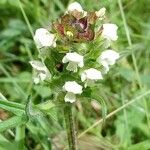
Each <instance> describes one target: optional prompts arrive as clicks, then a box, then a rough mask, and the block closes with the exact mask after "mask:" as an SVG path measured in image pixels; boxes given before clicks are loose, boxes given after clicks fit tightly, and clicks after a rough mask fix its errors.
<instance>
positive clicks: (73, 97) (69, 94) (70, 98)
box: [64, 92, 76, 103]
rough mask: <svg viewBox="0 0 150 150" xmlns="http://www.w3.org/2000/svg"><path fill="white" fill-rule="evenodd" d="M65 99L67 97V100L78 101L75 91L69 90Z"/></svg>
mask: <svg viewBox="0 0 150 150" xmlns="http://www.w3.org/2000/svg"><path fill="white" fill-rule="evenodd" d="M64 99H65V102H70V103H73V102H75V101H76V96H75V94H73V93H70V92H67V94H66V96H65V98H64Z"/></svg>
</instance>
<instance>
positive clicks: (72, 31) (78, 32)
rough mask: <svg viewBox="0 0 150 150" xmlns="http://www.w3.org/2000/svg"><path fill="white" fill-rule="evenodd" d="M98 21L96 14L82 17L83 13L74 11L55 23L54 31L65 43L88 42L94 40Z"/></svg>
mask: <svg viewBox="0 0 150 150" xmlns="http://www.w3.org/2000/svg"><path fill="white" fill-rule="evenodd" d="M96 20H97V17H96V15H95V13H94V12H93V13H91V12H90V13H87V15H86V16H85V17H81V13H79V12H77V11H73V12H72V13H71V14H65V15H64V16H62V17H61V18H60V20H58V21H57V22H55V23H53V28H54V30H55V31H56V32H57V33H58V37H60V38H61V39H62V40H65V41H73V42H87V41H92V40H93V39H94V36H95V33H94V28H93V26H94V24H95V22H96Z"/></svg>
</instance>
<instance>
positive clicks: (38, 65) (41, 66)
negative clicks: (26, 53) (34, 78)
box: [29, 60, 46, 71]
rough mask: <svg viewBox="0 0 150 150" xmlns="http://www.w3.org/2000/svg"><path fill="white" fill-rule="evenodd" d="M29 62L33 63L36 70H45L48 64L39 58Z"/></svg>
mask: <svg viewBox="0 0 150 150" xmlns="http://www.w3.org/2000/svg"><path fill="white" fill-rule="evenodd" d="M29 63H30V64H31V66H32V67H33V68H34V69H35V70H39V71H41V70H45V68H46V66H45V65H44V64H43V63H42V62H41V61H38V60H33V61H29Z"/></svg>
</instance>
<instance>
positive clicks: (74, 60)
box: [62, 52, 84, 72]
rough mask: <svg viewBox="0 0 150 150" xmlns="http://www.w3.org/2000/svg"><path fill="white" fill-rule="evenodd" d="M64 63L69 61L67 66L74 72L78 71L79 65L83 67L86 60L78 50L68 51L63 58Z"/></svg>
mask: <svg viewBox="0 0 150 150" xmlns="http://www.w3.org/2000/svg"><path fill="white" fill-rule="evenodd" d="M62 62H63V63H68V62H69V64H68V66H67V68H66V69H67V70H69V71H73V72H77V67H78V66H79V67H80V68H82V67H83V66H84V62H83V56H81V55H79V54H78V53H76V52H73V53H67V54H66V55H65V56H64V58H63V60H62Z"/></svg>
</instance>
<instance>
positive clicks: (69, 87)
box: [63, 81, 82, 103]
mask: <svg viewBox="0 0 150 150" xmlns="http://www.w3.org/2000/svg"><path fill="white" fill-rule="evenodd" d="M63 89H64V91H66V92H67V94H66V96H65V98H64V99H65V102H70V103H73V102H75V101H76V95H75V94H81V93H82V86H81V85H79V84H78V83H77V82H75V81H68V82H66V83H65V85H64V86H63Z"/></svg>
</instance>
